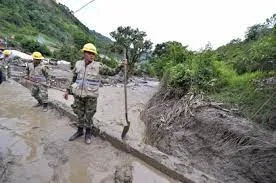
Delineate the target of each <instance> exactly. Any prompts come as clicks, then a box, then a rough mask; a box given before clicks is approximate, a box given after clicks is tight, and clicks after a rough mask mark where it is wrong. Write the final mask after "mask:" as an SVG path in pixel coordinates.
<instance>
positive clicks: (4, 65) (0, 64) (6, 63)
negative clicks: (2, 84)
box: [0, 57, 12, 81]
mask: <svg viewBox="0 0 276 183" xmlns="http://www.w3.org/2000/svg"><path fill="white" fill-rule="evenodd" d="M11 60H12V59H11V58H10V57H7V58H3V59H2V60H1V61H0V70H1V74H2V80H3V81H6V80H8V78H10V77H11V68H10V63H11Z"/></svg>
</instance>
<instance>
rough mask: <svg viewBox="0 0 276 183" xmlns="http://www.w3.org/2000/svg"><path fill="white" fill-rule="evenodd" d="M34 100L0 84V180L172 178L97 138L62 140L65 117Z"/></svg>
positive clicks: (8, 84) (20, 89)
mask: <svg viewBox="0 0 276 183" xmlns="http://www.w3.org/2000/svg"><path fill="white" fill-rule="evenodd" d="M35 103H36V101H35V100H34V99H33V98H32V97H31V96H30V92H29V90H27V89H26V88H23V87H22V86H21V85H19V84H18V83H16V82H14V81H11V82H5V83H3V84H1V85H0V106H1V107H0V182H8V183H10V182H12V183H21V182H28V183H37V182H47V183H48V182H52V183H62V182H64V183H65V182H66V183H67V182H72V183H75V182H102V183H105V182H106V183H109V182H124V181H125V182H126V181H127V180H130V179H131V180H132V182H136V183H138V182H141V178H142V180H147V181H146V182H164V183H166V182H175V181H173V180H171V179H169V178H168V177H166V176H164V175H163V174H161V173H160V172H157V171H155V170H154V169H152V168H150V167H148V166H147V165H145V164H144V163H141V162H140V161H139V160H137V159H136V158H133V157H132V156H130V155H129V154H126V153H124V152H121V151H119V150H117V149H115V148H114V147H113V146H111V145H110V143H108V142H106V141H104V140H101V139H100V138H94V139H93V141H92V144H90V145H86V144H85V143H84V139H83V138H80V139H78V140H76V141H74V142H68V138H69V137H70V135H72V133H73V132H74V131H75V129H74V128H72V127H71V126H70V125H69V124H70V122H69V119H68V118H66V117H64V116H60V115H59V114H58V113H57V112H56V111H55V110H52V109H50V110H49V111H48V112H43V111H42V109H41V108H33V107H32V106H33V105H34V104H35ZM125 167H127V168H125ZM129 170H132V174H131V177H129V174H128V171H129Z"/></svg>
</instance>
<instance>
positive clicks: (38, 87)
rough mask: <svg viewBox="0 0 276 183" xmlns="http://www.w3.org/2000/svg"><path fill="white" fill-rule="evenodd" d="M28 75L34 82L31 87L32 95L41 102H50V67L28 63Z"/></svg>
mask: <svg viewBox="0 0 276 183" xmlns="http://www.w3.org/2000/svg"><path fill="white" fill-rule="evenodd" d="M26 69H27V76H28V77H29V79H30V80H31V81H32V82H34V84H33V87H32V89H31V93H32V96H33V97H34V98H35V99H36V100H37V101H38V103H40V104H47V103H48V91H47V78H48V75H49V68H48V67H47V66H45V65H43V64H38V65H37V66H35V65H34V64H33V63H28V64H27V68H26Z"/></svg>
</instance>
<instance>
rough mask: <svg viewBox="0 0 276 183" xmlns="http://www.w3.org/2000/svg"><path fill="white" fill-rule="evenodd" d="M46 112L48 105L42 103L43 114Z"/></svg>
mask: <svg viewBox="0 0 276 183" xmlns="http://www.w3.org/2000/svg"><path fill="white" fill-rule="evenodd" d="M47 111H48V103H44V104H43V112H47Z"/></svg>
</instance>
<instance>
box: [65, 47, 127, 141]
mask: <svg viewBox="0 0 276 183" xmlns="http://www.w3.org/2000/svg"><path fill="white" fill-rule="evenodd" d="M82 52H83V53H84V60H81V61H77V62H76V64H75V68H74V69H73V73H74V76H73V79H72V83H71V86H70V87H69V88H68V89H67V92H65V95H64V98H65V99H66V100H67V99H68V94H69V93H70V92H71V93H72V94H73V96H74V103H73V104H72V105H71V107H72V109H73V111H74V113H75V114H76V115H77V116H78V122H77V126H78V130H77V132H76V133H75V134H73V136H72V137H71V138H70V139H69V141H73V140H75V139H77V138H78V137H80V136H82V135H83V130H84V128H85V142H86V143H87V144H90V143H91V135H92V134H91V130H93V128H94V127H93V116H94V114H95V113H96V109H97V98H98V95H99V94H98V90H99V85H100V74H101V75H110V76H113V75H116V74H118V73H119V72H120V70H121V69H122V68H123V67H122V66H123V64H121V65H120V66H119V67H118V68H116V69H111V68H109V67H107V66H106V65H103V64H101V63H99V62H95V61H94V60H95V57H96V55H97V50H96V47H95V46H94V45H93V44H91V43H88V44H85V45H84V47H83V49H82ZM123 63H124V64H126V60H125V61H124V62H123Z"/></svg>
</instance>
